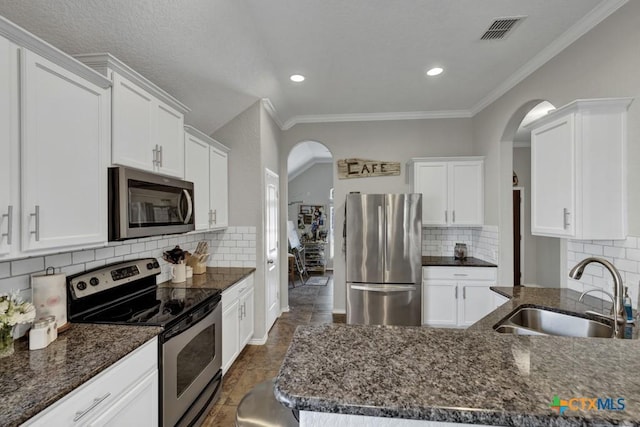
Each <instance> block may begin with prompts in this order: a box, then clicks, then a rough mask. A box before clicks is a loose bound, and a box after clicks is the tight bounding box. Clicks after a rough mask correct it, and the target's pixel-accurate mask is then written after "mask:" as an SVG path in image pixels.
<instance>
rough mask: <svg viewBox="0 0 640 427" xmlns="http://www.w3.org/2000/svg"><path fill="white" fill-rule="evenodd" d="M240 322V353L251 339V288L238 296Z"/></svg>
mask: <svg viewBox="0 0 640 427" xmlns="http://www.w3.org/2000/svg"><path fill="white" fill-rule="evenodd" d="M240 307H241V311H242V320H241V321H240V351H242V349H243V348H244V346H245V345H247V343H248V342H249V340H250V339H251V337H253V318H254V316H253V287H250V288H248V289H247V290H246V291H245V292H244V293H243V294H242V295H240Z"/></svg>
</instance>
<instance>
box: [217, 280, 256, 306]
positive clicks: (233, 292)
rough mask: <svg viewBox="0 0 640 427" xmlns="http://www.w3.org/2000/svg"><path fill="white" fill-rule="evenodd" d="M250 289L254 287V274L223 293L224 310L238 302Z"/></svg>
mask: <svg viewBox="0 0 640 427" xmlns="http://www.w3.org/2000/svg"><path fill="white" fill-rule="evenodd" d="M250 287H253V274H252V275H250V276H249V277H245V278H244V279H242V280H240V281H239V282H236V283H235V284H233V285H231V286H230V287H228V288H227V289H226V290H225V291H224V292H223V293H222V309H223V310H224V309H225V307H228V306H229V304H232V303H233V301H235V300H237V299H238V298H239V297H240V295H242V294H244V293H245V292H246V291H247V289H249V288H250Z"/></svg>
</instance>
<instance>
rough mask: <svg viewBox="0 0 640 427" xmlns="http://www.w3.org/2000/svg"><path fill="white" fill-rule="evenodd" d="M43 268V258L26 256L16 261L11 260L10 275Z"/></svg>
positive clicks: (32, 271)
mask: <svg viewBox="0 0 640 427" xmlns="http://www.w3.org/2000/svg"><path fill="white" fill-rule="evenodd" d="M43 270H44V258H43V257H35V258H26V259H21V260H18V261H11V276H20V275H22V274H30V273H35V272H36V271H43Z"/></svg>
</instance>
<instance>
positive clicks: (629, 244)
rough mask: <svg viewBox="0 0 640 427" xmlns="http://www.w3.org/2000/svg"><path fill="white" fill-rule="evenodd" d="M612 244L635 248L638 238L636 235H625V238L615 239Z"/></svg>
mask: <svg viewBox="0 0 640 427" xmlns="http://www.w3.org/2000/svg"><path fill="white" fill-rule="evenodd" d="M613 245H614V246H619V247H623V248H634V249H635V248H637V247H638V239H637V238H636V237H627V238H626V239H625V240H616V241H614V242H613Z"/></svg>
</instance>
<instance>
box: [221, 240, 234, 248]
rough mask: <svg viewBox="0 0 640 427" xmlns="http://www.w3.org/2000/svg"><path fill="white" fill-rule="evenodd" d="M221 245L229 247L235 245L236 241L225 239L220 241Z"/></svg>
mask: <svg viewBox="0 0 640 427" xmlns="http://www.w3.org/2000/svg"><path fill="white" fill-rule="evenodd" d="M222 246H223V247H227V248H231V247H235V246H237V244H236V242H235V241H234V240H225V241H224V242H223V243H222Z"/></svg>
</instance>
